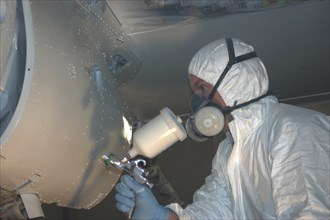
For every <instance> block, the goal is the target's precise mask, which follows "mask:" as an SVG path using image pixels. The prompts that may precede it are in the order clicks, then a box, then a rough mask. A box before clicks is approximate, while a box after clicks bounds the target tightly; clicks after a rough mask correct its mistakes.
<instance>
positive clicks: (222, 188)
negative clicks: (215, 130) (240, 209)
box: [167, 139, 233, 220]
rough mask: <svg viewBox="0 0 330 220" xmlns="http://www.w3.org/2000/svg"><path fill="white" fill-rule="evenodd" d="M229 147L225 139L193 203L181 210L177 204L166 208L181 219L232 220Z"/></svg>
mask: <svg viewBox="0 0 330 220" xmlns="http://www.w3.org/2000/svg"><path fill="white" fill-rule="evenodd" d="M230 152H231V145H230V144H229V141H228V140H227V139H225V140H224V141H222V142H221V143H220V145H219V148H218V150H217V153H216V155H215V157H214V159H213V162H212V174H211V175H210V176H208V177H207V178H206V179H205V184H204V185H203V186H202V187H201V188H200V189H199V190H197V191H196V192H195V194H194V197H193V203H192V204H190V205H188V206H187V207H186V208H185V209H182V208H181V207H180V206H179V205H178V204H171V205H169V206H167V207H168V208H170V209H172V210H173V211H174V212H175V213H176V214H177V215H178V216H179V218H180V220H181V219H208V220H209V219H232V216H233V214H232V197H231V188H230V183H229V178H228V175H227V159H228V157H229V155H230Z"/></svg>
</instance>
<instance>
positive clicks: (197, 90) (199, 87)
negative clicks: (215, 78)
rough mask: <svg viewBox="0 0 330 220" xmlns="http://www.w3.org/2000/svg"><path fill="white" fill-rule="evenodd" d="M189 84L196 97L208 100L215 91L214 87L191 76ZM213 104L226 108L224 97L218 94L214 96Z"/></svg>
mask: <svg viewBox="0 0 330 220" xmlns="http://www.w3.org/2000/svg"><path fill="white" fill-rule="evenodd" d="M189 82H190V87H191V90H192V92H193V93H194V94H195V95H197V96H199V97H203V98H205V99H207V98H208V96H209V95H210V93H211V91H212V89H213V86H212V85H211V84H209V83H208V82H205V81H204V80H202V79H200V78H198V77H196V76H194V75H191V74H190V75H189ZM212 102H214V103H216V104H218V105H219V106H221V107H222V108H225V107H226V104H225V102H224V101H223V99H222V97H221V96H220V94H219V93H218V92H216V93H215V94H214V96H213V98H212Z"/></svg>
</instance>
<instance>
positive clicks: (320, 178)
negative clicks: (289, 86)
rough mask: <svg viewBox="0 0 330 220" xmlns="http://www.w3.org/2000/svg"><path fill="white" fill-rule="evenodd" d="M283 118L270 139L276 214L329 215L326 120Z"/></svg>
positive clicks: (283, 216)
mask: <svg viewBox="0 0 330 220" xmlns="http://www.w3.org/2000/svg"><path fill="white" fill-rule="evenodd" d="M287 120H288V121H285V122H284V123H283V124H284V125H283V126H281V127H277V128H276V129H278V130H274V134H276V135H275V137H274V139H273V142H272V143H270V144H271V145H272V151H271V158H272V171H271V178H272V189H273V198H274V202H275V209H276V214H277V218H279V219H329V217H330V211H329V207H330V201H329V200H330V199H329V193H330V192H329V172H330V171H329V167H330V165H329V142H330V140H329V138H330V137H329V124H330V123H329V120H326V119H325V120H324V118H323V121H322V120H321V119H318V118H314V119H313V118H310V119H308V120H310V122H309V123H305V124H304V125H300V124H299V123H297V122H294V123H291V122H290V119H287ZM279 124H281V123H279ZM315 158H317V159H315Z"/></svg>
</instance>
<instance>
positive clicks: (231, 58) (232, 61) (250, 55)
mask: <svg viewBox="0 0 330 220" xmlns="http://www.w3.org/2000/svg"><path fill="white" fill-rule="evenodd" d="M226 43H227V50H228V63H227V65H226V67H225V69H224V70H223V71H222V74H221V75H220V77H219V79H218V80H217V82H216V83H215V85H214V87H213V89H212V91H211V93H210V95H209V96H208V99H209V100H212V98H213V96H214V94H215V93H216V91H217V90H218V87H219V86H220V83H221V82H222V80H223V79H224V78H225V77H226V75H227V73H228V72H229V70H230V68H231V67H232V66H233V65H234V64H236V63H240V62H243V61H245V60H249V59H252V58H255V57H257V56H258V55H257V53H256V52H255V51H253V52H250V53H247V54H243V55H240V56H237V57H235V49H234V43H233V40H232V39H231V38H226Z"/></svg>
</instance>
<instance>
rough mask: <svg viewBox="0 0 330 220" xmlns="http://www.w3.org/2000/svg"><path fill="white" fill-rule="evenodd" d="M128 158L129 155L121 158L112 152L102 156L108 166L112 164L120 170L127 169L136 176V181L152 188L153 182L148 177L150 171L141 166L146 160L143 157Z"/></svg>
mask: <svg viewBox="0 0 330 220" xmlns="http://www.w3.org/2000/svg"><path fill="white" fill-rule="evenodd" d="M128 158H129V155H127V156H125V157H123V158H120V157H117V156H116V155H114V154H112V153H110V154H109V155H103V157H102V159H103V161H104V163H105V164H106V165H107V166H109V165H112V166H113V167H116V168H118V169H120V170H125V171H126V172H128V173H129V174H130V175H131V176H132V177H134V179H135V181H136V182H138V183H140V184H143V185H145V186H147V187H148V188H149V189H151V188H152V187H153V184H152V183H150V182H149V181H148V179H147V176H148V175H149V173H148V172H146V171H145V170H144V169H143V168H142V167H140V165H141V164H142V166H145V165H146V161H145V160H143V159H135V160H129V159H128Z"/></svg>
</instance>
